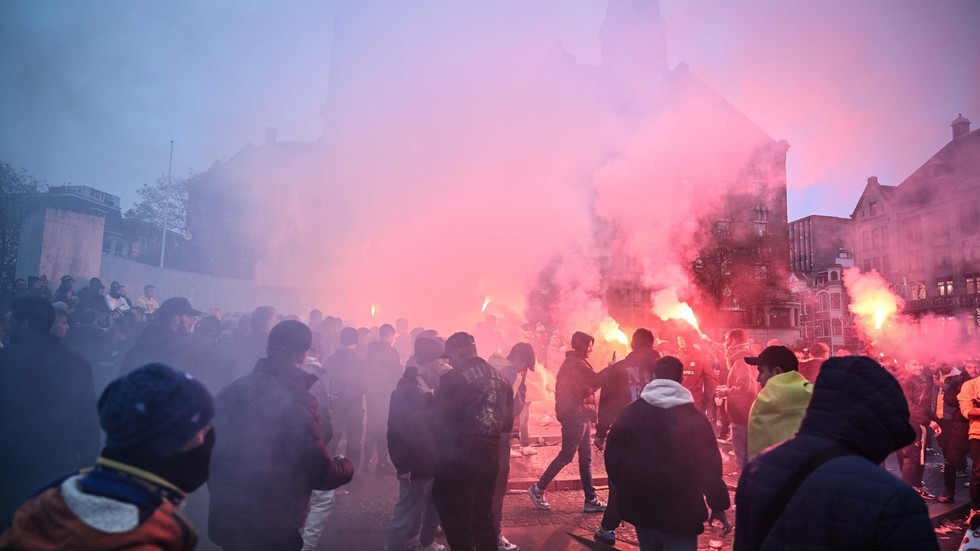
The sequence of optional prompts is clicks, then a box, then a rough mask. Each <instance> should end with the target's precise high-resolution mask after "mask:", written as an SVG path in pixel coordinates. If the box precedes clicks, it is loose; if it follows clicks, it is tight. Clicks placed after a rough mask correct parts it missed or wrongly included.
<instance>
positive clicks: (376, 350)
mask: <svg viewBox="0 0 980 551" xmlns="http://www.w3.org/2000/svg"><path fill="white" fill-rule="evenodd" d="M396 335H397V334H396V333H395V328H394V327H393V326H391V325H389V324H387V323H386V324H384V325H382V326H381V327H380V328H379V329H378V337H379V338H378V340H376V341H374V342H372V343H371V344H369V345H368V351H367V357H366V358H365V359H364V378H365V380H366V385H365V403H366V405H367V427H366V433H365V438H364V462H365V464H367V463H368V462H370V461H371V460H372V459H373V456H374V455H375V454H377V463H375V471H376V472H378V473H386V472H394V469H393V468H392V467H391V463H389V461H388V439H387V436H386V432H387V425H388V403H389V400H390V399H391V392H392V391H393V390H394V389H395V386H396V385H397V384H398V380H399V378H400V376H401V374H402V364H401V360H400V359H399V357H398V351H397V350H395V348H394V346H393V345H394V343H395V337H396Z"/></svg>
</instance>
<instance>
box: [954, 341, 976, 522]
mask: <svg viewBox="0 0 980 551" xmlns="http://www.w3.org/2000/svg"><path fill="white" fill-rule="evenodd" d="M963 370H964V371H965V372H966V373H967V375H968V376H969V377H970V379H969V380H968V381H966V382H965V383H963V386H962V387H961V388H960V392H959V394H957V396H956V399H957V402H958V404H959V407H960V414H961V415H963V417H965V418H966V420H967V422H968V423H969V428H968V437H969V439H968V444H969V448H970V455H971V456H972V457H973V467H972V469H971V471H970V509H971V512H970V516H971V517H973V518H980V461H978V460H977V458H980V360H978V359H976V358H970V359H968V360H966V362H965V363H964V365H963Z"/></svg>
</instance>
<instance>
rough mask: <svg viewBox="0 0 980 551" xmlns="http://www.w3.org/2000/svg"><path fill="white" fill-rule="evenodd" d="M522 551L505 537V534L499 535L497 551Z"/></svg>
mask: <svg viewBox="0 0 980 551" xmlns="http://www.w3.org/2000/svg"><path fill="white" fill-rule="evenodd" d="M518 549H520V548H519V547H517V546H516V545H514V544H513V543H511V542H509V541H508V540H507V538H505V537H504V535H503V533H501V534H497V551H518Z"/></svg>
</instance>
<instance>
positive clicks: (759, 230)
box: [752, 222, 769, 237]
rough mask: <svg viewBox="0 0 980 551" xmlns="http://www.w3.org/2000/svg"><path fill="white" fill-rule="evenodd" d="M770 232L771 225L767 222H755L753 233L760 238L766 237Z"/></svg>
mask: <svg viewBox="0 0 980 551" xmlns="http://www.w3.org/2000/svg"><path fill="white" fill-rule="evenodd" d="M768 230H769V224H767V223H766V222H755V223H753V224H752V231H754V232H755V234H756V235H757V236H759V237H765V236H766V233H767V232H768Z"/></svg>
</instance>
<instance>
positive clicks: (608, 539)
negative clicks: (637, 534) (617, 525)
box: [592, 526, 616, 545]
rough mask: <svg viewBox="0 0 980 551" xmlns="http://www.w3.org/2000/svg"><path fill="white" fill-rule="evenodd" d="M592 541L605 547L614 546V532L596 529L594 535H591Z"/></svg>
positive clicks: (601, 528)
mask: <svg viewBox="0 0 980 551" xmlns="http://www.w3.org/2000/svg"><path fill="white" fill-rule="evenodd" d="M592 539H594V540H596V541H597V542H599V543H604V544H606V545H616V531H615V530H606V529H605V528H603V527H602V526H600V527H598V528H596V531H595V533H593V534H592Z"/></svg>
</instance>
